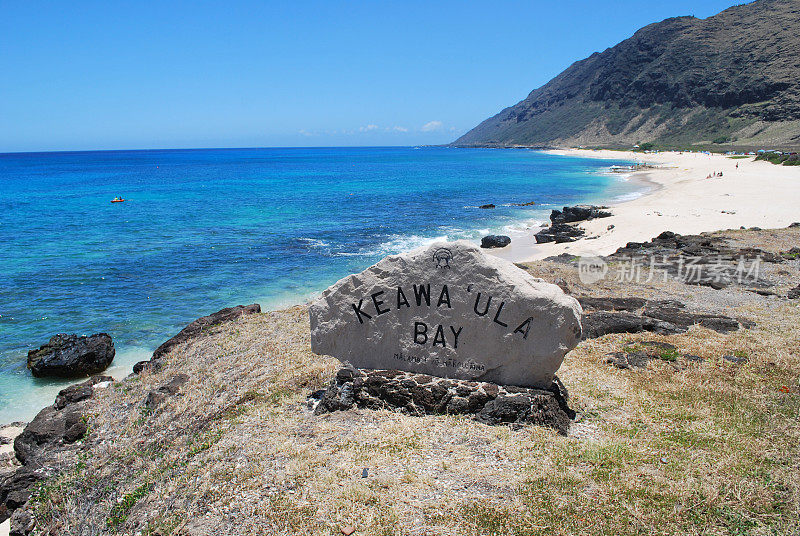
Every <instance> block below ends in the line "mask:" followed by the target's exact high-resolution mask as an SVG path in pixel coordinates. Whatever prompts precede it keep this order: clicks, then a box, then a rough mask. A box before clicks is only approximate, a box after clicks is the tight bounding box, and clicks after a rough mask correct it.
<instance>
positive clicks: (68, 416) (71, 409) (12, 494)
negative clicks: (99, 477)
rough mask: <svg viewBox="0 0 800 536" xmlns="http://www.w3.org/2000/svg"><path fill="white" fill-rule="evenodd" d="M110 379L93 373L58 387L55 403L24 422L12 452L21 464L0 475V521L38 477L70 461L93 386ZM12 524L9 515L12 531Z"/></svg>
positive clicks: (83, 426)
mask: <svg viewBox="0 0 800 536" xmlns="http://www.w3.org/2000/svg"><path fill="white" fill-rule="evenodd" d="M113 381H114V379H113V378H111V377H110V376H93V377H92V378H90V379H88V380H86V381H85V382H83V383H80V384H77V385H72V386H70V387H67V388H66V389H62V390H61V391H60V392H59V393H58V396H57V397H56V400H55V403H54V404H53V405H51V406H48V407H46V408H44V409H43V410H42V411H40V412H39V413H38V415H36V417H34V419H33V420H32V421H31V422H30V423H28V424H27V425H26V426H25V429H24V430H23V431H22V433H21V434H20V435H19V436H17V438H16V439H15V440H14V453H15V454H16V457H17V459H18V460H19V461H20V463H21V464H22V467H18V468H17V469H16V470H15V471H14V472H13V473H9V474H6V475H5V476H3V477H1V478H0V521H3V520H5V519H7V518H8V517H10V516H11V515H12V513H14V512H15V510H18V509H20V508H22V506H23V505H24V504H25V503H26V502H27V500H28V498H29V497H30V492H31V489H32V488H33V486H34V485H35V484H36V483H37V482H38V481H40V480H42V479H45V478H49V477H50V476H53V475H55V474H57V473H58V472H59V471H60V470H61V469H63V468H64V467H67V466H70V465H71V463H72V462H73V461H74V460H75V454H76V453H77V450H78V446H77V445H76V442H78V441H79V440H81V439H83V438H84V436H85V435H86V432H87V431H88V425H87V422H86V419H85V415H87V414H88V411H87V410H88V404H89V403H90V399H91V398H92V397H93V395H94V391H95V389H96V386H97V385H98V384H100V383H104V382H113ZM15 515H16V514H15ZM23 517H24V516H23ZM22 521H24V519H21V520H18V522H16V525H17V526H20V525H19V523H21V522H22ZM14 526H15V522H14V519H12V532H13V530H14Z"/></svg>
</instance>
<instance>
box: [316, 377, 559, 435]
mask: <svg viewBox="0 0 800 536" xmlns="http://www.w3.org/2000/svg"><path fill="white" fill-rule="evenodd" d="M567 399H568V395H567V391H566V389H565V388H564V386H563V385H561V382H559V381H558V379H557V378H554V380H553V382H552V383H551V385H550V386H549V387H548V388H546V389H536V388H526V387H512V386H502V385H497V384H493V383H487V382H476V381H468V380H454V379H445V378H440V377H436V376H430V375H427V374H415V373H412V372H402V371H399V370H368V369H356V368H355V367H353V366H352V365H345V367H344V368H342V369H341V370H339V371H338V372H337V373H336V376H334V378H333V379H332V380H331V382H330V384H329V385H328V387H327V388H326V389H323V390H320V391H317V392H315V393H313V394H312V395H311V397H309V406H310V407H311V408H313V409H314V413H315V414H317V415H319V414H322V413H328V412H333V411H346V410H349V409H352V408H362V409H389V410H392V411H396V412H400V413H405V414H410V415H417V416H421V415H426V414H448V415H470V416H472V418H474V419H475V420H477V421H479V422H482V423H484V424H489V425H499V424H510V425H512V426H514V427H518V426H522V425H526V424H535V425H539V426H546V427H550V428H554V429H555V430H557V431H558V432H559V433H561V434H564V435H566V433H567V430H568V429H569V425H570V423H571V421H572V419H574V418H575V412H574V411H572V410H571V409H570V408H569V406H568V405H567Z"/></svg>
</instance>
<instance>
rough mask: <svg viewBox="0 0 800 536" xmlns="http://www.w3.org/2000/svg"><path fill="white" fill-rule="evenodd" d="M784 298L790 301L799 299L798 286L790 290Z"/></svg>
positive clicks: (799, 290) (799, 286)
mask: <svg viewBox="0 0 800 536" xmlns="http://www.w3.org/2000/svg"><path fill="white" fill-rule="evenodd" d="M786 297H787V298H789V299H790V300H796V299H797V298H800V285H797V286H796V287H794V288H793V289H791V290H790V291H789V292H788V293H787V294H786Z"/></svg>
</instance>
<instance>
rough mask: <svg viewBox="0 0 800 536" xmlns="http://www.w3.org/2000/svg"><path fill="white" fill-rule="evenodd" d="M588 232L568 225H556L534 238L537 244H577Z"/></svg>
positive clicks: (543, 230) (540, 232)
mask: <svg viewBox="0 0 800 536" xmlns="http://www.w3.org/2000/svg"><path fill="white" fill-rule="evenodd" d="M585 234H586V231H584V230H583V229H579V228H578V227H575V226H573V225H567V224H566V223H554V224H553V225H551V226H550V227H547V228H545V229H542V230H541V231H539V232H538V233H536V234H535V235H533V237H534V238H535V239H536V243H537V244H544V243H547V242H555V243H556V244H561V243H564V242H575V241H576V240H578V238H580V237H582V236H584V235H585Z"/></svg>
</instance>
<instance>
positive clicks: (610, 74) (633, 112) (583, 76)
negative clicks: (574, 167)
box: [454, 0, 800, 147]
mask: <svg viewBox="0 0 800 536" xmlns="http://www.w3.org/2000/svg"><path fill="white" fill-rule="evenodd" d="M798 72H800V1H798V0H757V1H755V2H752V3H750V4H745V5H740V6H735V7H732V8H730V9H726V10H725V11H723V12H721V13H719V14H717V15H715V16H713V17H709V18H707V19H697V18H694V17H677V18H672V19H667V20H664V21H662V22H659V23H655V24H651V25H649V26H645V27H644V28H642V29H641V30H639V31H638V32H636V33H635V34H634V35H633V36H632V37H631V38H629V39H626V40H625V41H622V42H621V43H619V44H618V45H616V46H614V47H612V48H609V49H607V50H606V51H604V52H602V53H595V54H593V55H591V56H590V57H588V58H586V59H584V60H581V61H578V62H576V63H574V64H573V65H572V66H570V67H569V68H568V69H567V70H565V71H564V72H562V73H561V74H560V75H558V76H557V77H556V78H554V79H553V80H551V81H550V82H548V83H547V84H545V85H544V86H542V87H540V88H538V89H536V90H534V91H532V92H531V93H530V95H528V97H527V98H526V99H525V100H523V101H521V102H519V103H518V104H516V105H514V106H511V107H510V108H506V109H505V110H503V111H502V112H500V113H499V114H497V115H496V116H494V117H492V118H489V119H487V120H486V121H484V122H483V123H481V124H480V125H478V126H477V127H475V128H474V129H472V130H471V131H470V132H468V133H467V134H465V135H464V136H462V137H461V138H459V139H458V140H456V141H455V142H454V144H455V145H548V144H553V145H555V144H563V145H600V146H611V147H613V146H627V145H630V144H633V143H644V142H655V143H657V144H659V145H663V146H685V145H688V144H692V143H700V144H713V143H716V144H718V145H722V146H724V145H725V144H733V145H739V146H746V145H752V146H756V145H771V146H776V147H778V146H786V147H797V146H800V77H798V76H797V73H798Z"/></svg>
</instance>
